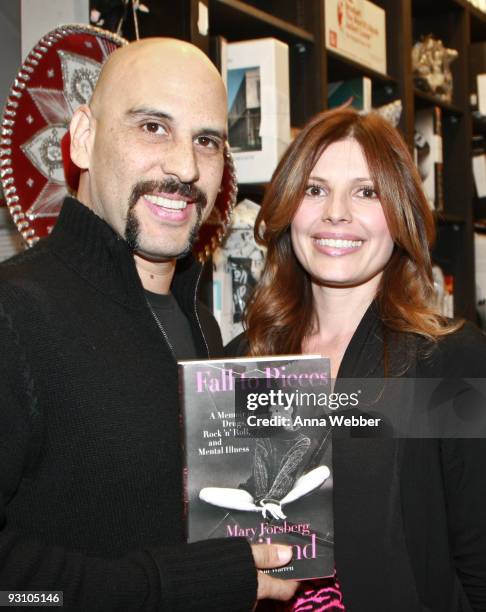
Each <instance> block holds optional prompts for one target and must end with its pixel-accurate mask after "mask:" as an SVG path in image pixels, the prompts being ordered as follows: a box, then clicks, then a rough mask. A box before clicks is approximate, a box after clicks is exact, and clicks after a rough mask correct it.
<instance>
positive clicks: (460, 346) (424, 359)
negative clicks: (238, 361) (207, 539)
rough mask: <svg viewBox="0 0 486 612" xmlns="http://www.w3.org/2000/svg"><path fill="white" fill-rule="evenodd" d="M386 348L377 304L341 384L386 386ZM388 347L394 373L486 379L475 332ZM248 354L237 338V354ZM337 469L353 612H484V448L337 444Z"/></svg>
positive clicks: (339, 551)
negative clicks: (368, 381)
mask: <svg viewBox="0 0 486 612" xmlns="http://www.w3.org/2000/svg"><path fill="white" fill-rule="evenodd" d="M384 340H385V334H384V329H383V326H382V323H381V321H380V318H379V315H378V312H377V308H376V307H375V305H374V304H372V305H371V306H370V308H369V309H368V311H367V312H366V313H365V315H364V317H363V319H362V320H361V322H360V324H359V326H358V329H357V330H356V332H355V334H354V335H353V338H352V339H351V342H350V344H349V345H348V348H347V350H346V353H345V355H344V358H343V360H342V363H341V367H340V369H339V379H341V380H342V379H344V378H345V377H346V378H352V377H355V378H362V377H363V378H364V377H379V378H381V377H383V376H384V360H383V355H384ZM387 342H388V368H389V370H390V369H391V374H393V373H398V372H401V375H402V376H406V377H413V378H417V379H427V378H445V379H452V378H459V377H465V378H483V379H484V378H486V338H485V336H484V335H483V334H481V333H480V332H479V331H478V330H477V329H476V328H474V327H473V326H472V325H470V324H466V325H465V326H464V327H463V328H462V329H461V330H459V331H458V332H456V333H454V334H452V335H450V336H446V337H445V338H443V339H442V340H441V341H439V342H438V344H437V345H436V346H435V347H433V346H432V345H429V344H428V343H427V342H426V341H425V340H423V339H421V338H419V337H418V336H415V335H413V334H392V335H390V334H388V337H387ZM246 346H247V345H246V342H245V340H244V337H239V338H237V339H235V340H234V341H233V342H232V343H231V346H229V349H230V354H235V353H236V354H238V353H239V354H244V353H245V352H246ZM427 354H428V356H427ZM404 363H408V364H409V367H408V369H407V370H406V372H403V370H404V368H403V366H404ZM339 379H338V384H339ZM333 470H334V473H333V477H334V480H333V484H334V522H335V561H336V570H337V576H338V579H339V583H340V586H341V589H342V593H343V602H344V604H345V606H346V610H347V611H349V612H377V611H379V612H391V611H393V612H471V611H472V610H474V612H479V611H483V612H484V611H485V610H486V479H485V474H486V440H484V439H442V440H439V439H396V438H395V439H369V438H367V439H366V438H354V439H353V438H348V439H343V438H342V435H340V437H339V438H338V439H336V438H335V439H334V440H333Z"/></svg>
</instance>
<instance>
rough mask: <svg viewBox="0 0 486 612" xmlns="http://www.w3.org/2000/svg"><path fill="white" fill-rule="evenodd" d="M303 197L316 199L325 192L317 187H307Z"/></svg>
mask: <svg viewBox="0 0 486 612" xmlns="http://www.w3.org/2000/svg"><path fill="white" fill-rule="evenodd" d="M305 195H308V196H311V197H313V198H318V197H321V196H323V195H325V191H324V189H323V188H322V187H320V186H319V185H309V186H308V187H307V189H306V190H305Z"/></svg>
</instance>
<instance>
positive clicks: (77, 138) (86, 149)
mask: <svg viewBox="0 0 486 612" xmlns="http://www.w3.org/2000/svg"><path fill="white" fill-rule="evenodd" d="M69 132H70V135H71V148H70V155H71V159H72V160H73V162H74V163H75V164H76V166H78V168H80V169H81V170H87V169H88V168H89V164H90V158H91V147H92V143H93V137H94V117H93V115H92V113H91V109H90V108H89V106H87V105H86V104H83V105H82V106H80V107H78V108H77V109H76V110H75V111H74V115H73V117H72V119H71V123H70V125H69Z"/></svg>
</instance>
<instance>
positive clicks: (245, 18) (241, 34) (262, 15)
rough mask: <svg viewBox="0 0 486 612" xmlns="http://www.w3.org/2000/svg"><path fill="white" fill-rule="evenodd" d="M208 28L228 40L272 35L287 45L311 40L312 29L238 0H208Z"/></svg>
mask: <svg viewBox="0 0 486 612" xmlns="http://www.w3.org/2000/svg"><path fill="white" fill-rule="evenodd" d="M209 30H210V33H211V35H213V36H214V35H218V34H219V35H221V36H224V37H225V38H227V39H228V40H229V41H236V40H246V39H250V38H265V37H269V36H271V37H275V38H278V39H280V40H283V41H284V42H286V43H287V44H289V45H294V44H299V43H300V44H314V35H313V34H312V33H311V32H308V31H307V30H304V29H303V28H299V27H298V26H296V25H294V24H292V23H290V22H288V21H284V20H283V19H280V18H279V17H275V16H274V15H271V14H270V13H266V12H265V11H262V10H260V9H257V8H255V7H253V6H250V5H249V4H246V3H245V2H241V1H240V0H210V5H209Z"/></svg>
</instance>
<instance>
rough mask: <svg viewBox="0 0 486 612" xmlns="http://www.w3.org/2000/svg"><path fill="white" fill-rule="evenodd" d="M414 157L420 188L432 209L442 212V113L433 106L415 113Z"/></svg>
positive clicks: (438, 107)
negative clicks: (420, 180) (420, 182)
mask: <svg viewBox="0 0 486 612" xmlns="http://www.w3.org/2000/svg"><path fill="white" fill-rule="evenodd" d="M414 140H415V156H416V161H417V166H418V170H419V173H420V177H421V179H422V187H423V190H424V192H425V196H426V197H427V201H428V202H429V205H430V207H431V208H432V209H434V210H437V211H442V210H444V186H443V185H444V183H443V147H442V111H441V108H440V106H433V107H429V108H424V109H420V110H418V111H416V113H415V139H414Z"/></svg>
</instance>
